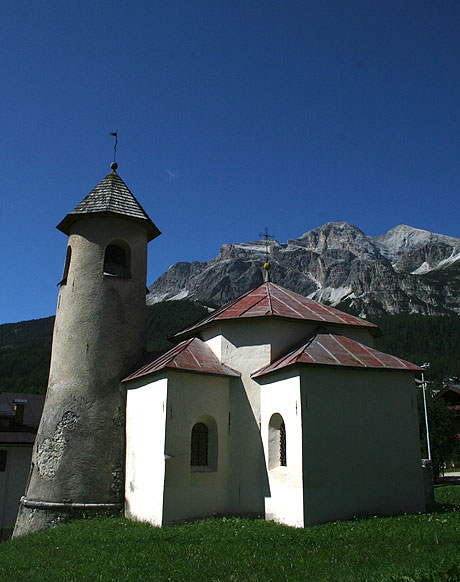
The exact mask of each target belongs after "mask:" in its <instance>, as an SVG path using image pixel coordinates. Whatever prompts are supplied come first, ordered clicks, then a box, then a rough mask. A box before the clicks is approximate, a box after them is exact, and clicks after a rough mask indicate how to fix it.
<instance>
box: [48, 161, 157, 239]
mask: <svg viewBox="0 0 460 582" xmlns="http://www.w3.org/2000/svg"><path fill="white" fill-rule="evenodd" d="M82 214H118V215H120V216H124V217H126V218H129V219H131V220H135V221H136V222H140V223H141V224H145V226H146V228H147V230H148V233H149V240H152V239H154V238H155V237H157V236H158V235H159V234H160V231H159V230H158V228H157V227H156V226H155V224H154V223H153V222H152V221H151V220H150V218H149V216H148V215H147V213H146V212H145V210H144V209H143V208H142V206H141V205H140V204H139V202H138V201H137V200H136V198H135V197H134V195H133V193H132V192H131V191H130V189H129V188H128V186H126V184H125V183H124V182H123V180H122V179H121V178H120V176H119V175H118V174H117V173H116V172H115V171H112V172H110V174H107V176H106V177H105V178H104V179H103V180H101V181H100V182H99V184H98V185H97V186H96V187H95V188H93V190H91V192H90V193H89V194H88V196H86V198H84V199H83V200H82V201H81V202H80V204H78V205H77V206H76V207H75V208H74V209H73V210H72V212H69V214H68V215H67V216H66V217H65V218H64V220H62V221H61V222H60V223H59V224H58V226H57V228H58V229H59V230H60V231H62V232H63V233H65V234H67V235H68V234H70V225H71V224H72V223H73V222H74V221H75V220H77V219H78V218H79V217H80V216H81V215H82Z"/></svg>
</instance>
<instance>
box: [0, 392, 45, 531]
mask: <svg viewBox="0 0 460 582" xmlns="http://www.w3.org/2000/svg"><path fill="white" fill-rule="evenodd" d="M44 402H45V396H44V395H42V394H23V393H19V392H0V535H4V534H7V533H8V532H9V533H10V534H11V529H12V528H13V527H14V524H15V522H16V517H17V514H18V508H19V500H20V498H21V497H22V495H24V490H25V487H26V483H27V476H28V474H29V468H30V460H31V457H32V448H33V446H34V441H35V435H36V434H37V429H38V425H39V423H40V417H41V415H42V410H43V404H44Z"/></svg>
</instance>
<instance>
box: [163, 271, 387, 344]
mask: <svg viewBox="0 0 460 582" xmlns="http://www.w3.org/2000/svg"><path fill="white" fill-rule="evenodd" d="M264 316H274V317H283V318H290V319H303V320H305V321H315V322H321V323H328V324H335V325H348V326H353V327H366V328H370V329H371V330H372V331H375V332H378V327H377V326H376V325H375V324H373V323H370V322H368V321H366V320H364V319H361V318H359V317H354V316H353V315H348V314H347V313H343V312H342V311H339V310H338V309H334V308H333V307H328V306H327V305H322V304H321V303H318V302H317V301H313V299H308V298H307V297H303V296H302V295H299V294H298V293H294V291H289V290H288V289H284V288H283V287H280V286H279V285H275V283H271V282H268V283H262V285H260V286H259V287H257V288H256V289H251V291H248V292H247V293H244V294H243V295H241V296H240V297H237V298H236V299H234V300H233V301H230V302H229V303H227V304H226V305H224V306H223V307H221V308H220V309H217V310H216V311H213V312H212V313H211V314H210V315H208V316H207V317H205V319H202V320H201V321H200V322H198V323H196V324H195V325H192V326H191V327H188V328H187V329H184V330H183V331H180V332H179V333H177V334H176V335H175V336H174V337H177V338H179V337H184V336H185V337H186V336H189V335H191V334H192V333H194V332H196V331H197V330H199V329H201V328H203V327H205V326H208V325H209V324H211V323H213V322H215V321H220V320H224V319H242V318H246V317H264Z"/></svg>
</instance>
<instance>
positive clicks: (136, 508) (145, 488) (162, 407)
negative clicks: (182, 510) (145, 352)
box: [125, 378, 168, 525]
mask: <svg viewBox="0 0 460 582" xmlns="http://www.w3.org/2000/svg"><path fill="white" fill-rule="evenodd" d="M136 386H138V387H136ZM167 389H168V380H167V378H160V379H156V380H151V381H149V380H148V379H147V380H146V383H145V385H144V386H142V385H141V383H140V382H139V381H137V383H135V384H134V383H133V384H131V387H130V388H129V389H128V391H127V392H128V394H127V406H126V481H125V514H126V517H129V518H130V519H135V520H138V521H147V522H149V523H151V524H153V525H162V524H163V491H164V483H165V458H164V454H165V423H166V410H167Z"/></svg>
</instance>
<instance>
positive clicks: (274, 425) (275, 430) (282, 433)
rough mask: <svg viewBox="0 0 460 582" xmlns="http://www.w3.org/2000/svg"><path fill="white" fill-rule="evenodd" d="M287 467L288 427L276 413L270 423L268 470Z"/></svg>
mask: <svg viewBox="0 0 460 582" xmlns="http://www.w3.org/2000/svg"><path fill="white" fill-rule="evenodd" d="M286 466H287V456H286V425H285V424H284V420H283V417H282V416H281V414H278V412H276V413H275V414H273V415H272V417H271V418H270V422H269V423H268V468H269V469H275V467H286Z"/></svg>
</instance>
